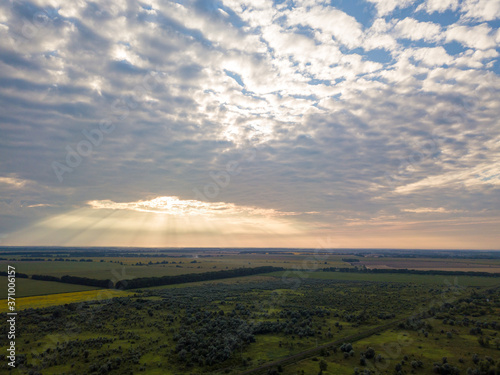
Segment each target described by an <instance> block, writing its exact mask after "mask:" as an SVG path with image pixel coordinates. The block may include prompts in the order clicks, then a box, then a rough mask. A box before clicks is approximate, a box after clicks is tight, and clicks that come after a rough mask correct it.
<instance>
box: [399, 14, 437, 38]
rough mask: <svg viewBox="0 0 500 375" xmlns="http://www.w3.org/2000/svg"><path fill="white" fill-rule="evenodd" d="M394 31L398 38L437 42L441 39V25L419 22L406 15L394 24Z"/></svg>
mask: <svg viewBox="0 0 500 375" xmlns="http://www.w3.org/2000/svg"><path fill="white" fill-rule="evenodd" d="M394 31H395V33H396V35H397V36H398V37H399V38H407V39H411V40H425V41H426V42H437V41H440V40H441V39H442V30H441V26H440V25H438V24H435V23H433V22H419V21H417V20H415V19H413V18H410V17H407V18H405V19H403V20H402V21H399V22H398V23H397V24H396V26H394Z"/></svg>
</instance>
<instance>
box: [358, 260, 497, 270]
mask: <svg viewBox="0 0 500 375" xmlns="http://www.w3.org/2000/svg"><path fill="white" fill-rule="evenodd" d="M359 264H360V265H364V266H366V268H370V269H372V268H381V269H391V268H392V269H400V268H407V269H414V270H447V271H474V272H500V259H453V260H450V259H434V258H407V259H405V258H386V257H382V258H381V257H365V258H362V259H361V260H360V262H359Z"/></svg>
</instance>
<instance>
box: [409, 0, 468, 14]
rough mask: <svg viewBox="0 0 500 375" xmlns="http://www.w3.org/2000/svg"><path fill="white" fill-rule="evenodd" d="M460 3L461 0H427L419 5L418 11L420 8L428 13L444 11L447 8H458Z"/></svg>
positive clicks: (453, 9)
mask: <svg viewBox="0 0 500 375" xmlns="http://www.w3.org/2000/svg"><path fill="white" fill-rule="evenodd" d="M458 5H459V0H425V1H424V2H423V3H421V4H420V5H419V6H418V7H417V12H418V11H420V10H425V11H427V13H431V14H432V13H434V12H439V13H442V12H444V11H445V10H448V9H450V10H452V11H455V10H457V8H458Z"/></svg>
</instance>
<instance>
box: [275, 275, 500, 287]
mask: <svg viewBox="0 0 500 375" xmlns="http://www.w3.org/2000/svg"><path fill="white" fill-rule="evenodd" d="M268 275H269V276H276V277H281V278H283V277H285V278H288V279H309V278H310V279H320V280H339V281H376V282H394V283H416V284H428V285H442V286H446V285H455V286H463V287H468V286H478V287H481V286H495V285H499V284H500V280H498V279H497V278H494V277H481V276H441V275H411V274H396V273H394V274H391V273H389V274H369V273H356V272H322V271H321V272H320V271H318V272H307V271H304V272H297V271H279V272H272V273H270V274H268Z"/></svg>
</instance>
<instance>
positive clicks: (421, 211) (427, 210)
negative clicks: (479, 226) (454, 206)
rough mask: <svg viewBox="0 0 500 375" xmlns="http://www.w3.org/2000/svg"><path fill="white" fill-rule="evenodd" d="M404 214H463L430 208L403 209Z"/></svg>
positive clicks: (440, 208) (441, 208) (442, 208)
mask: <svg viewBox="0 0 500 375" xmlns="http://www.w3.org/2000/svg"><path fill="white" fill-rule="evenodd" d="M401 211H403V212H412V213H416V214H426V213H440V214H443V213H457V212H462V211H461V210H447V209H446V208H444V207H439V208H429V207H421V208H405V209H402V210H401Z"/></svg>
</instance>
